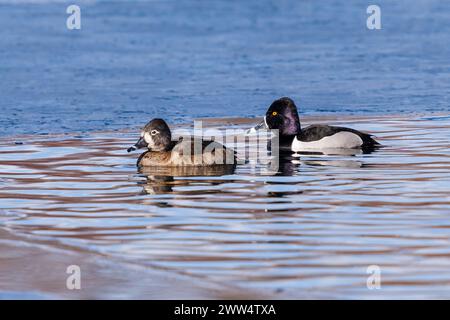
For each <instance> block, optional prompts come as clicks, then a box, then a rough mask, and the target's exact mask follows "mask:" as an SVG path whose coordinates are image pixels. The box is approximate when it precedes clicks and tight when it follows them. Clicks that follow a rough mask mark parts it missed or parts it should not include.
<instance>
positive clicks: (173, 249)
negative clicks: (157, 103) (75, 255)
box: [0, 117, 450, 297]
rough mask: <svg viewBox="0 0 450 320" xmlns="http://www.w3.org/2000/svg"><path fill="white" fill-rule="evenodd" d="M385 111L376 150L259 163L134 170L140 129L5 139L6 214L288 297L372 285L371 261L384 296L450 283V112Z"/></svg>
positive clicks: (1, 208)
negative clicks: (272, 169)
mask: <svg viewBox="0 0 450 320" xmlns="http://www.w3.org/2000/svg"><path fill="white" fill-rule="evenodd" d="M413 120H414V121H413ZM351 122H352V123H351V125H352V126H353V127H356V128H363V127H364V125H365V124H366V123H370V119H360V120H358V119H352V120H351ZM376 122H377V125H376V129H374V130H373V131H374V133H375V134H376V135H377V136H378V138H379V139H380V141H381V142H382V143H383V144H384V145H385V147H384V148H382V149H381V150H379V151H377V152H374V153H372V154H364V155H363V154H360V155H354V156H352V155H335V156H313V155H307V156H301V157H300V158H295V159H294V160H295V161H291V159H287V161H284V162H283V163H281V166H280V171H279V172H278V173H277V174H273V175H263V176H261V175H256V174H255V172H258V170H257V169H258V168H255V167H254V165H253V164H252V163H247V164H245V165H241V166H238V167H237V168H236V170H235V171H231V172H230V171H228V172H220V171H210V172H187V171H180V172H176V174H173V175H171V174H170V172H164V171H158V172H153V173H152V172H150V173H149V172H147V173H145V172H137V171H136V168H135V161H136V157H137V155H135V154H126V152H125V147H126V146H128V145H129V144H130V142H132V141H133V140H134V133H123V132H120V133H119V132H116V133H102V134H92V135H90V136H86V137H84V138H83V139H79V138H71V137H61V138H58V137H51V138H50V137H49V138H48V139H43V138H42V137H40V138H38V139H35V140H33V139H29V140H27V144H26V145H13V144H11V143H10V141H6V140H5V141H1V142H0V150H1V152H2V157H1V160H0V176H1V178H0V223H1V225H2V226H4V227H6V228H8V229H9V230H11V231H12V232H13V233H14V234H16V235H26V236H27V237H28V239H29V241H35V240H45V241H50V243H51V244H52V246H55V247H62V246H70V247H71V248H76V250H78V251H80V252H86V253H87V252H90V254H91V253H93V252H94V253H101V254H103V255H106V256H111V257H115V258H120V259H122V260H124V261H129V262H133V263H135V264H139V265H142V266H148V267H154V268H163V269H166V270H169V271H170V272H175V273H183V274H185V275H189V276H195V277H202V278H203V279H206V280H208V281H216V282H218V283H219V284H224V285H225V284H227V285H228V284H234V285H236V286H240V287H247V288H255V289H260V288H262V289H268V290H269V289H270V290H272V289H273V290H279V289H280V288H281V289H284V290H285V291H283V292H286V294H287V295H288V296H291V297H296V296H302V294H304V291H302V290H300V291H299V290H298V289H305V290H308V292H313V293H315V294H316V296H321V295H322V296H327V295H330V294H331V295H332V296H334V297H352V296H359V297H360V296H361V295H363V296H364V295H367V296H370V294H371V293H369V292H368V291H367V289H366V287H365V283H366V276H367V274H366V269H367V267H368V266H369V265H371V264H376V265H380V267H381V268H382V272H383V287H384V288H386V290H385V291H384V293H383V294H384V296H385V297H386V296H389V294H391V295H392V296H393V297H395V296H397V297H398V295H399V294H401V296H402V297H408V296H410V297H415V295H420V294H429V293H430V292H438V293H439V294H440V295H441V296H446V297H450V287H449V285H450V271H449V270H450V260H449V259H448V256H449V252H450V242H449V240H450V232H449V231H450V222H449V221H450V219H449V215H450V151H449V150H450V148H449V147H450V143H449V142H448V136H449V129H448V128H450V121H449V118H448V117H432V118H429V117H422V118H417V119H404V118H398V119H394V118H391V119H387V118H386V119H383V118H381V119H376ZM436 286H437V287H438V289H436ZM447 289H448V290H447ZM433 290H434V291H433ZM302 292H303V293H302ZM330 292H331V293H330Z"/></svg>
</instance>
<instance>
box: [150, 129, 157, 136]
mask: <svg viewBox="0 0 450 320" xmlns="http://www.w3.org/2000/svg"><path fill="white" fill-rule="evenodd" d="M158 133H159V132H158V130H152V131H151V132H150V134H151V135H152V136H154V135H157V134H158Z"/></svg>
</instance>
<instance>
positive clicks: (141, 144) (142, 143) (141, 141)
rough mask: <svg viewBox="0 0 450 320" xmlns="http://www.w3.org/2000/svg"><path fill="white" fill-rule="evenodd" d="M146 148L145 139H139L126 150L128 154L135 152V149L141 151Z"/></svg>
mask: <svg viewBox="0 0 450 320" xmlns="http://www.w3.org/2000/svg"><path fill="white" fill-rule="evenodd" d="M146 147H148V143H147V142H145V139H144V138H143V137H141V138H140V139H139V140H138V141H137V142H136V143H135V144H134V145H132V146H131V147H129V148H128V149H127V151H128V152H131V151H135V150H137V149H142V148H146Z"/></svg>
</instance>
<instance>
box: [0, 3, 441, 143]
mask: <svg viewBox="0 0 450 320" xmlns="http://www.w3.org/2000/svg"><path fill="white" fill-rule="evenodd" d="M77 3H78V4H79V5H80V6H81V11H82V29H81V30H74V31H69V30H67V28H66V18H67V16H68V15H67V14H66V13H65V11H66V7H67V6H68V3H59V2H42V3H37V4H28V3H19V4H18V3H15V2H13V1H10V2H8V1H1V2H0V96H1V99H0V135H3V136H4V135H18V134H48V133H61V132H83V131H99V130H115V129H123V128H128V127H132V128H134V127H136V126H140V125H142V124H143V123H144V122H146V121H147V120H149V119H150V118H152V117H163V118H165V119H167V120H168V121H169V122H172V123H180V122H187V121H190V120H192V119H193V118H198V117H255V116H259V115H261V114H262V113H263V112H264V111H265V109H266V108H267V106H268V105H269V104H270V102H271V101H272V100H274V99H276V98H278V97H280V96H291V97H293V98H294V99H295V100H296V101H297V103H298V105H299V106H300V107H301V110H302V112H304V113H308V114H322V113H339V114H364V115H366V114H385V113H395V114H399V113H428V112H446V111H447V112H448V111H449V109H450V107H449V93H450V72H449V71H450V47H449V46H448V43H449V40H450V39H449V38H450V2H446V1H430V0H417V1H377V2H376V3H377V4H378V5H379V6H380V7H381V11H382V30H368V29H367V28H366V18H367V16H368V15H367V14H366V8H367V6H368V5H370V4H372V2H366V1H357V0H350V1H349V0H346V1H343V0H342V1H320V2H319V1H298V0H295V1H294V0H293V1H268V0H252V1H228V0H227V1H193V0H184V1H126V2H125V1H123V2H121V1H101V2H78V1H77Z"/></svg>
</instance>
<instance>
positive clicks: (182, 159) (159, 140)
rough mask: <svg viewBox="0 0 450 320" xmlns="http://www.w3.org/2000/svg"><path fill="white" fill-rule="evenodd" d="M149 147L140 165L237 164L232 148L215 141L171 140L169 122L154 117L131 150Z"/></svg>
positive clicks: (195, 138)
mask: <svg viewBox="0 0 450 320" xmlns="http://www.w3.org/2000/svg"><path fill="white" fill-rule="evenodd" d="M141 148H147V149H148V150H147V151H146V152H144V153H143V154H141V156H140V157H139V158H138V160H137V166H138V167H155V166H158V167H187V166H189V167H190V166H224V165H231V166H234V165H235V164H236V156H235V153H234V151H233V150H231V149H227V148H226V147H225V146H223V145H222V144H220V143H218V142H215V141H205V140H202V139H201V138H198V137H188V138H187V139H186V138H184V137H182V138H180V139H179V140H178V141H172V135H171V132H170V129H169V126H168V125H167V123H166V122H165V121H164V120H162V119H153V120H152V121H150V122H149V123H147V125H146V126H145V127H144V128H143V129H142V131H141V137H140V139H139V140H138V141H137V142H136V143H135V144H134V145H133V146H131V147H130V148H128V152H131V151H134V150H137V149H141Z"/></svg>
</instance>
